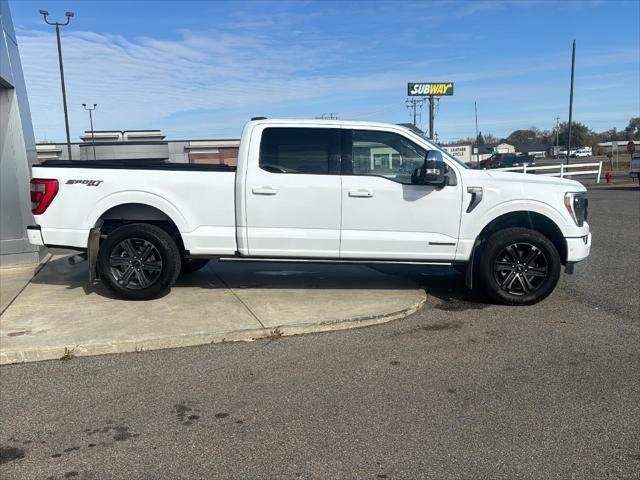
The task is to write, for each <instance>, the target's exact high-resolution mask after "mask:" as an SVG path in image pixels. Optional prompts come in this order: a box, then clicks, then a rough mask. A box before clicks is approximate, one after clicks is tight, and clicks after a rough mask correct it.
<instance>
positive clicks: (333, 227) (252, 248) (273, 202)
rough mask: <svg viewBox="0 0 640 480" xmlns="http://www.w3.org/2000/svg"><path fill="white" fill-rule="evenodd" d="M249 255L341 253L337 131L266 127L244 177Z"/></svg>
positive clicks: (306, 255) (323, 255)
mask: <svg viewBox="0 0 640 480" xmlns="http://www.w3.org/2000/svg"><path fill="white" fill-rule="evenodd" d="M245 195H246V199H245V200H246V216H247V220H246V223H247V238H248V250H249V254H250V255H252V256H271V257H326V258H338V257H339V254H340V215H341V189H340V130H339V129H335V128H321V127H318V128H306V127H292V128H288V127H287V128H284V127H269V126H267V127H266V128H264V130H263V131H262V137H261V141H260V147H259V159H258V165H257V166H255V165H251V166H250V167H249V168H248V170H247V178H246V188H245Z"/></svg>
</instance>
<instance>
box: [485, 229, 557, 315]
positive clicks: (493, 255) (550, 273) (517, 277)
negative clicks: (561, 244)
mask: <svg viewBox="0 0 640 480" xmlns="http://www.w3.org/2000/svg"><path fill="white" fill-rule="evenodd" d="M561 263H562V262H561V260H560V255H559V254H558V250H557V249H556V247H555V245H554V244H553V243H552V242H551V241H550V240H549V239H548V238H547V237H545V236H544V235H542V234H541V233H539V232H537V231H535V230H529V229H527V228H507V229H504V230H499V231H497V232H495V233H494V234H493V235H491V236H490V237H489V238H488V240H487V241H486V243H485V245H484V248H483V249H482V252H481V255H480V259H479V262H478V276H477V282H478V283H477V284H478V285H479V286H480V287H481V288H482V289H483V290H484V292H485V293H486V294H487V295H488V296H489V297H490V298H491V299H492V300H494V301H496V302H499V303H502V304H505V305H532V304H534V303H537V302H539V301H541V300H543V299H544V298H546V297H547V296H548V295H549V294H550V293H551V292H552V291H553V289H554V288H555V287H556V285H557V284H558V280H559V279H560V269H561Z"/></svg>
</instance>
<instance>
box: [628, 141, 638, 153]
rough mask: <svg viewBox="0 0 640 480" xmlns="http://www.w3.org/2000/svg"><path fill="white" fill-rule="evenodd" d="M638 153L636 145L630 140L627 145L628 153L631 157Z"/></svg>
mask: <svg viewBox="0 0 640 480" xmlns="http://www.w3.org/2000/svg"><path fill="white" fill-rule="evenodd" d="M635 151H636V144H635V143H633V141H632V140H629V143H627V153H628V154H629V155H633V154H634V153H635Z"/></svg>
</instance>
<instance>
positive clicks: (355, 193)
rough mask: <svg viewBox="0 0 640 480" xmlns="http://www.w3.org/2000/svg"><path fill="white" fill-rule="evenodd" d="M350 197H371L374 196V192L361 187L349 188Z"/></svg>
mask: <svg viewBox="0 0 640 480" xmlns="http://www.w3.org/2000/svg"><path fill="white" fill-rule="evenodd" d="M349 196H350V197H361V198H370V197H373V192H372V191H371V190H367V189H366V188H360V189H358V190H349Z"/></svg>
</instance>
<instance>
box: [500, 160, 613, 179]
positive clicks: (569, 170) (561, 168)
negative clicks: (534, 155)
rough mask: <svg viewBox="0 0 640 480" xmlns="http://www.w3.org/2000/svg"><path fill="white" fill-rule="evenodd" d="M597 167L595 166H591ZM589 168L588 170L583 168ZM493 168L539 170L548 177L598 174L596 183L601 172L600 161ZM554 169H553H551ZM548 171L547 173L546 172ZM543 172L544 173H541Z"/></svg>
mask: <svg viewBox="0 0 640 480" xmlns="http://www.w3.org/2000/svg"><path fill="white" fill-rule="evenodd" d="M591 167H597V168H591ZM584 168H589V170H584ZM495 170H502V171H505V172H522V173H537V172H538V171H541V173H540V175H547V176H549V177H560V178H564V177H573V176H577V175H595V174H597V175H598V178H597V180H596V183H600V176H601V174H602V162H594V163H571V164H569V165H566V164H564V163H561V164H559V165H545V166H544V167H528V166H526V165H524V166H522V167H507V168H496V169H495ZM551 170H555V171H551ZM547 171H549V173H547ZM542 172H545V173H542Z"/></svg>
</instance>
